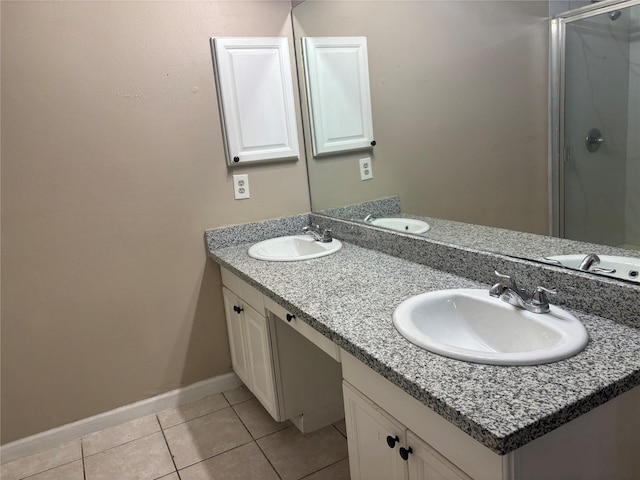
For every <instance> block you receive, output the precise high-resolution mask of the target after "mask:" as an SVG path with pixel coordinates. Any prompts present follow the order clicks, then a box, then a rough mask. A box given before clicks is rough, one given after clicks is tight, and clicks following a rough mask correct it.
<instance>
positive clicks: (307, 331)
mask: <svg viewBox="0 0 640 480" xmlns="http://www.w3.org/2000/svg"><path fill="white" fill-rule="evenodd" d="M264 306H265V308H266V310H268V311H270V312H271V313H273V314H274V315H275V316H276V317H278V318H280V319H281V320H283V321H284V323H286V324H287V325H290V326H291V328H293V329H294V330H295V331H297V332H298V333H299V334H300V335H302V336H303V337H304V338H306V339H307V340H309V341H310V342H311V343H313V344H314V345H315V346H317V347H318V348H319V349H320V350H322V351H323V352H324V353H326V354H327V355H329V356H330V357H331V358H333V359H334V360H336V361H337V362H339V361H340V347H338V346H337V345H336V344H335V343H333V342H332V341H331V340H329V339H328V338H327V337H325V336H324V335H322V334H321V333H320V332H317V331H316V330H314V329H313V327H310V326H309V325H307V324H306V323H304V322H303V321H302V320H299V319H297V318H295V316H292V315H291V313H289V312H287V310H286V309H284V308H283V307H281V306H280V305H278V304H277V303H276V302H274V301H273V300H271V299H270V298H268V297H265V298H264ZM287 315H289V316H287Z"/></svg>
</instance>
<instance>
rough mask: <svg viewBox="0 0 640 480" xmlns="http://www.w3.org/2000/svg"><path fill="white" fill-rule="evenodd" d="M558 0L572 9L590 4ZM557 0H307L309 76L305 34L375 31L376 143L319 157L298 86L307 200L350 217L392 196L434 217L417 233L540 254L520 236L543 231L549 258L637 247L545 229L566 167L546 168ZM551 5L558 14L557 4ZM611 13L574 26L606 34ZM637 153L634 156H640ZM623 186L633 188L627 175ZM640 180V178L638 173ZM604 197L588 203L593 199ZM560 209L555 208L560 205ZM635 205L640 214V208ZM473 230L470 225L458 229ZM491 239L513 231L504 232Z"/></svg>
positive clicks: (299, 29) (539, 235)
mask: <svg viewBox="0 0 640 480" xmlns="http://www.w3.org/2000/svg"><path fill="white" fill-rule="evenodd" d="M551 3H554V2H551ZM555 3H557V4H564V5H563V6H566V7H567V8H574V7H576V6H580V5H585V4H586V5H589V2H555ZM578 4H579V5H578ZM550 6H551V5H550V3H549V2H540V1H511V2H504V1H485V0H481V1H476V2H468V1H447V2H428V1H427V2H425V1H402V2H397V1H367V0H359V1H340V0H334V1H322V0H305V1H304V2H302V3H301V4H299V5H297V6H296V7H295V8H294V9H293V15H292V18H293V24H294V35H295V40H296V57H297V61H298V71H299V72H300V79H301V81H302V82H304V66H303V62H302V61H301V60H302V58H301V49H300V45H301V38H303V37H322V36H327V37H336V36H364V37H366V38H367V42H368V56H369V78H370V90H371V101H372V116H373V124H374V129H375V132H376V143H377V144H376V147H375V148H374V149H373V151H372V152H367V153H366V154H363V153H362V152H355V153H348V154H344V153H343V154H336V155H331V156H325V157H323V158H322V159H316V158H314V157H313V154H312V152H311V151H310V145H311V142H310V132H309V130H308V127H309V125H310V123H309V117H308V111H307V108H306V98H305V93H306V92H305V89H304V85H301V95H302V97H303V99H302V100H303V101H302V104H303V108H302V110H303V123H304V126H305V140H306V148H307V152H306V153H307V162H308V171H309V184H310V194H311V204H312V210H313V211H314V212H316V213H326V214H329V215H335V214H336V213H335V212H341V211H342V212H343V213H344V210H340V208H341V207H345V206H347V205H356V204H362V203H366V202H371V201H373V200H378V199H382V198H387V197H394V196H397V197H399V199H400V205H401V214H402V215H403V216H412V217H418V218H422V219H424V220H426V221H427V223H430V225H431V228H430V229H429V230H428V231H427V232H426V233H424V234H422V235H424V236H425V237H427V238H435V239H438V240H443V241H447V242H449V243H455V244H461V245H466V246H473V247H474V248H482V249H486V250H490V251H496V252H500V253H505V254H507V255H512V256H516V257H522V258H532V259H536V260H539V259H540V256H539V252H540V250H538V249H535V253H532V252H531V250H530V249H528V248H527V249H522V250H519V249H518V244H519V243H524V242H519V239H520V240H522V239H525V238H526V240H527V242H526V243H527V244H528V245H529V244H530V243H531V242H535V241H539V242H540V246H541V247H548V248H549V251H547V250H543V251H544V252H545V253H546V255H549V256H551V255H554V254H563V253H565V254H566V253H576V254H580V253H591V252H592V251H594V250H593V249H596V248H597V249H598V252H599V253H608V254H610V255H616V254H617V255H626V256H631V257H640V252H638V251H633V250H624V249H622V248H617V247H618V246H619V245H621V244H623V243H626V242H619V243H615V244H609V246H608V247H599V246H598V245H593V244H594V243H598V244H604V243H606V242H604V241H603V242H601V241H597V240H594V238H591V237H589V238H587V239H586V241H587V242H589V243H581V242H580V241H578V242H576V241H569V240H567V241H566V242H563V241H562V239H557V238H553V239H551V238H549V237H548V234H549V233H550V232H551V231H552V230H554V233H556V232H555V231H558V230H560V229H559V228H558V226H557V225H554V223H556V224H557V221H558V220H557V217H558V215H557V214H555V215H554V211H553V210H554V206H555V205H558V200H557V199H556V200H554V201H553V202H552V201H551V200H550V199H551V198H552V195H553V196H555V195H557V193H558V190H562V187H559V186H558V183H559V182H560V181H561V180H562V179H561V178H558V177H559V176H562V175H561V174H559V173H556V174H554V175H549V172H550V169H551V165H550V161H549V142H550V138H549V130H550V129H549V125H550V120H549V94H548V92H549V79H550V74H551V73H552V72H550V68H549V56H550V53H549V52H550V48H549V47H550V45H549V29H550V23H549V15H550V13H549V12H550ZM551 8H552V9H554V10H555V11H556V12H558V11H563V8H562V6H560V5H553V6H551ZM623 17H624V16H623ZM634 18H635V20H634ZM623 19H624V18H621V19H620V20H623ZM607 21H608V22H609V24H605V23H604V20H603V21H602V22H603V26H602V27H601V28H600V30H598V29H597V28H596V29H594V28H593V27H591V28H588V27H584V28H583V29H582V30H579V29H577V31H576V33H575V34H574V36H575V37H576V38H582V37H584V36H585V35H588V34H590V32H589V30H590V29H591V30H593V32H591V33H593V35H594V36H600V35H601V33H602V32H601V30H611V28H613V27H612V26H611V21H610V20H607ZM625 21H626V24H623V23H620V24H616V25H615V27H616V28H617V27H618V25H620V26H621V27H620V28H626V29H627V32H628V33H629V32H630V31H631V30H630V29H631V28H632V26H633V25H634V23H633V22H636V23H635V25H636V30H635V31H637V26H638V25H640V16H637V17H634V16H632V15H627V19H626V20H625ZM593 22H594V21H592V22H591V25H592V24H593ZM614 37H615V36H614ZM616 38H618V37H616ZM639 43H640V40H639V39H638V37H637V35H635V36H633V37H629V38H628V40H627V47H628V49H627V51H631V52H632V53H634V52H635V53H634V54H635V55H640V45H639ZM627 47H625V48H627ZM632 47H633V48H634V49H635V50H632ZM627 60H628V57H627ZM633 75H637V72H635V71H633V70H630V71H629V73H628V76H629V78H632V77H633ZM636 85H638V84H636ZM627 88H629V85H628V84H627ZM616 105H617V104H616ZM618 108H622V107H618ZM595 109H596V110H598V108H595ZM636 110H638V109H636ZM603 128H605V127H603ZM629 128H631V125H628V126H627V133H628V132H629ZM605 129H607V128H605ZM626 136H627V134H626V133H625V138H626ZM628 136H629V138H631V135H628ZM583 143H584V142H583ZM628 143H630V142H628ZM577 148H578V147H576V149H577ZM608 148H611V145H609V146H608ZM634 148H635V147H634ZM603 150H604V147H603ZM629 150H630V151H631V149H629ZM576 151H577V150H576ZM627 154H628V155H631V153H629V152H627ZM628 155H627V157H626V158H628V159H629V160H633V159H634V158H635V157H631V156H628ZM635 155H636V157H638V156H639V155H638V152H636V153H635ZM366 156H371V158H372V161H371V164H372V167H373V178H372V179H370V180H366V181H362V180H360V171H359V161H360V159H361V158H362V157H366ZM593 161H597V160H595V158H593V157H586V160H585V162H593ZM558 163H562V162H559V161H558ZM565 170H566V169H565ZM637 171H638V172H640V168H639V169H637ZM605 172H606V169H605ZM567 173H570V172H567V171H565V172H564V176H565V177H566V176H567ZM599 175H600V180H603V178H602V173H600V174H599ZM636 175H638V174H636ZM627 183H628V184H631V185H634V182H633V181H631V180H628V181H627ZM639 184H640V178H638V180H636V181H635V185H639ZM574 186H575V185H574ZM636 192H637V190H636ZM630 195H633V192H630ZM595 201H597V200H594V199H586V200H585V202H584V203H585V205H587V207H589V205H591V206H593V202H595ZM606 201H607V205H608V206H609V208H612V205H613V204H609V203H608V199H607V200H606ZM571 202H573V203H576V201H575V200H571ZM560 203H562V202H560ZM552 204H553V205H552ZM564 207H565V205H563V204H562V205H559V206H558V207H555V208H556V212H557V211H558V210H559V209H560V208H564ZM615 208H624V207H623V206H620V205H618V206H616V207H615ZM587 210H588V209H587V208H586V207H585V208H583V209H582V211H581V212H579V213H578V217H577V218H578V220H577V222H579V221H580V218H581V219H582V221H583V223H585V222H587V220H588V219H589V211H587ZM639 210H640V209H639ZM361 213H363V215H360V216H352V217H351V218H353V219H356V220H361V219H364V217H365V216H366V214H367V213H366V210H365V211H362V212H361ZM369 213H370V212H369ZM632 213H633V212H632ZM635 214H636V221H637V217H638V215H640V214H639V213H638V212H635ZM337 215H338V216H342V217H343V218H345V217H344V215H343V214H337ZM580 215H582V217H580ZM618 216H619V215H618ZM623 216H624V214H623ZM632 216H633V215H627V217H632ZM465 226H466V230H467V231H468V232H471V233H472V234H471V235H469V234H467V235H460V233H461V232H463V231H465ZM495 229H506V230H508V232H504V231H503V230H495ZM593 230H595V231H598V230H599V227H595V228H593ZM452 232H455V233H452ZM484 233H487V235H486V237H485V238H486V241H483V238H482V237H483V235H484ZM527 234H532V235H529V236H528V235H527ZM496 235H497V236H498V237H502V238H507V237H508V238H509V240H511V241H510V242H509V244H505V243H504V242H496V241H495V238H496ZM576 240H582V239H578V238H576ZM639 243H640V242H639ZM613 245H615V246H613ZM630 246H631V247H632V245H630ZM576 250H577V251H576Z"/></svg>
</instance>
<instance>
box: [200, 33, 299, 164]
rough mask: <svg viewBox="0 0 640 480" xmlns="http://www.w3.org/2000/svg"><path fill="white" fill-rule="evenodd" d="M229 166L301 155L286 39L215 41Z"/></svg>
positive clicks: (222, 120)
mask: <svg viewBox="0 0 640 480" xmlns="http://www.w3.org/2000/svg"><path fill="white" fill-rule="evenodd" d="M211 50H212V52H213V65H214V70H215V77H216V87H217V91H218V104H219V108H220V119H221V123H222V130H223V135H224V139H225V149H226V156H227V163H228V164H229V165H239V164H246V163H251V162H260V161H267V160H291V159H297V158H298V156H299V148H298V130H297V128H296V115H295V103H294V97H293V83H292V80H291V60H290V56H289V45H288V41H287V39H286V38H212V39H211Z"/></svg>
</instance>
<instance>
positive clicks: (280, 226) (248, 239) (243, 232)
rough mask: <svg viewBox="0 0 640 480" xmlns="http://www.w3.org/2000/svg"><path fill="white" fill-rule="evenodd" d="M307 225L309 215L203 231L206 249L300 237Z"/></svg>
mask: <svg viewBox="0 0 640 480" xmlns="http://www.w3.org/2000/svg"><path fill="white" fill-rule="evenodd" d="M307 225H309V214H304V215H296V216H294V217H286V218H277V219H274V220H263V221H260V222H254V223H244V224H242V225H232V226H229V227H224V228H215V229H210V230H207V231H205V241H206V243H207V249H208V250H213V249H216V248H224V247H230V246H232V245H238V244H242V243H256V242H261V241H262V240H267V239H269V238H274V237H282V236H284V235H300V234H301V233H302V228H303V227H306V226H307Z"/></svg>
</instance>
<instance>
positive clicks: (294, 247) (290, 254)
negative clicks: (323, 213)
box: [249, 235, 342, 262]
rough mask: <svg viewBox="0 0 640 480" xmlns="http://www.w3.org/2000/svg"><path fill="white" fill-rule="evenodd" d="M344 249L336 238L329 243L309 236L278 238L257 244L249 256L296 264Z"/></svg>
mask: <svg viewBox="0 0 640 480" xmlns="http://www.w3.org/2000/svg"><path fill="white" fill-rule="evenodd" d="M341 248H342V243H340V240H336V239H335V238H334V239H333V240H332V241H330V242H327V243H323V242H318V241H316V240H314V239H313V238H312V237H310V236H309V235H292V236H288V237H276V238H271V239H269V240H265V241H263V242H259V243H256V244H255V245H252V246H251V247H250V248H249V256H250V257H252V258H256V259H258V260H269V261H272V262H295V261H299V260H309V259H311V258H318V257H324V256H325V255H330V254H332V253H335V252H337V251H338V250H340V249H341Z"/></svg>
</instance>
